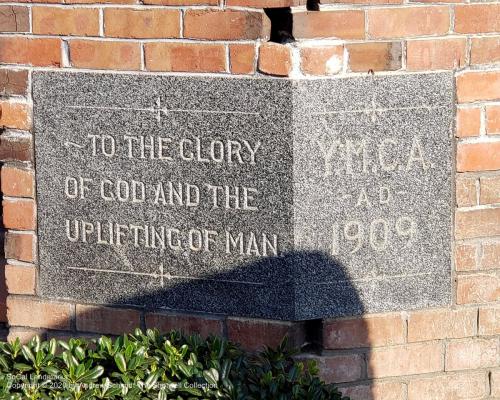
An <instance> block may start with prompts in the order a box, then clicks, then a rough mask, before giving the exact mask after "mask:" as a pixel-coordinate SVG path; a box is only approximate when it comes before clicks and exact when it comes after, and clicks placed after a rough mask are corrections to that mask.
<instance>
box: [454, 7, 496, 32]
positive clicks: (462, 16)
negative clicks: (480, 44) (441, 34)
mask: <svg viewBox="0 0 500 400" xmlns="http://www.w3.org/2000/svg"><path fill="white" fill-rule="evenodd" d="M498 15H500V4H467V5H460V6H457V7H455V32H458V33H488V32H500V18H498Z"/></svg>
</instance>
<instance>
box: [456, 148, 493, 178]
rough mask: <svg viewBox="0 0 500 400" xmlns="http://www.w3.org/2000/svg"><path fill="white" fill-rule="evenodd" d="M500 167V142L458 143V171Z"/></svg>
mask: <svg viewBox="0 0 500 400" xmlns="http://www.w3.org/2000/svg"><path fill="white" fill-rule="evenodd" d="M497 169H500V142H492V143H459V144H458V146H457V170H458V171H459V172H470V171H491V170H497Z"/></svg>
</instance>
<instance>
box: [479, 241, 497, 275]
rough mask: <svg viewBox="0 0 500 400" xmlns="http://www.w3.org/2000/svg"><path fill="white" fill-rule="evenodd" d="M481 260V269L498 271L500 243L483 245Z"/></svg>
mask: <svg viewBox="0 0 500 400" xmlns="http://www.w3.org/2000/svg"><path fill="white" fill-rule="evenodd" d="M482 247H483V249H482V253H481V259H480V260H479V264H480V267H481V269H498V268H499V266H500V243H498V242H496V243H483V246H482Z"/></svg>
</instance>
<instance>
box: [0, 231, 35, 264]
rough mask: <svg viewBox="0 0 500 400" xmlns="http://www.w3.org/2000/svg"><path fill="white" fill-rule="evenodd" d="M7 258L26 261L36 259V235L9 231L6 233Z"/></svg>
mask: <svg viewBox="0 0 500 400" xmlns="http://www.w3.org/2000/svg"><path fill="white" fill-rule="evenodd" d="M5 258H12V259H14V260H19V261H25V262H33V261H35V235H34V234H32V233H24V232H23V233H18V232H7V233H6V234H5Z"/></svg>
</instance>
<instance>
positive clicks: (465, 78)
mask: <svg viewBox="0 0 500 400" xmlns="http://www.w3.org/2000/svg"><path fill="white" fill-rule="evenodd" d="M457 97H458V102H459V103H469V102H473V101H480V100H498V99H500V71H485V72H483V71H478V72H476V71H473V72H466V73H463V74H461V75H459V76H458V77H457Z"/></svg>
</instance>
